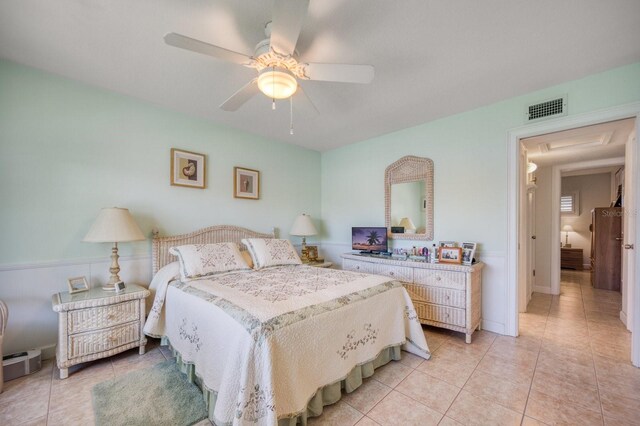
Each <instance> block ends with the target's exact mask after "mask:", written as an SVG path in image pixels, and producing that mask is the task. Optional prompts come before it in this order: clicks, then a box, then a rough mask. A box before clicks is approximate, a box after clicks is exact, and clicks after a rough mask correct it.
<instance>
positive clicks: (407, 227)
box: [399, 217, 416, 234]
mask: <svg viewBox="0 0 640 426" xmlns="http://www.w3.org/2000/svg"><path fill="white" fill-rule="evenodd" d="M399 226H402V227H404V232H405V234H415V233H416V226H415V225H414V224H413V221H412V220H411V219H409V218H408V217H403V218H402V220H401V221H400V225H399Z"/></svg>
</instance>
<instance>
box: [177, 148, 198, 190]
mask: <svg viewBox="0 0 640 426" xmlns="http://www.w3.org/2000/svg"><path fill="white" fill-rule="evenodd" d="M205 161H206V157H205V155H204V154H197V153H195V152H189V151H183V150H181V149H176V148H171V185H174V186H188V187H191V188H199V189H204V188H205V184H206V175H205V173H206V168H205V167H206V165H205Z"/></svg>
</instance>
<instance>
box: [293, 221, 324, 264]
mask: <svg viewBox="0 0 640 426" xmlns="http://www.w3.org/2000/svg"><path fill="white" fill-rule="evenodd" d="M289 234H291V235H295V236H296V237H302V250H301V253H302V256H300V258H301V260H302V261H303V262H305V263H306V262H309V252H308V250H307V237H310V236H312V235H317V234H318V231H317V230H316V227H315V226H314V225H313V221H312V220H311V216H309V215H306V214H304V213H303V214H301V215H300V216H298V217H297V218H296V220H295V221H294V222H293V226H292V227H291V231H289Z"/></svg>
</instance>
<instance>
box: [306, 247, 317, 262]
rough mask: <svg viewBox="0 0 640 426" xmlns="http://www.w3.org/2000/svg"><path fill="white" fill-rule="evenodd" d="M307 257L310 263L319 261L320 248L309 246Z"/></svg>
mask: <svg viewBox="0 0 640 426" xmlns="http://www.w3.org/2000/svg"><path fill="white" fill-rule="evenodd" d="M307 257H308V258H309V262H315V261H317V260H318V246H307Z"/></svg>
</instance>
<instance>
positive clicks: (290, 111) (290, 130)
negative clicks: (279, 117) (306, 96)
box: [289, 96, 293, 135]
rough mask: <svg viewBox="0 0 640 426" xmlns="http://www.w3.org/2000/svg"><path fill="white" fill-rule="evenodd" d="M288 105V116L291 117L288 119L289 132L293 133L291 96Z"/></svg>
mask: <svg viewBox="0 0 640 426" xmlns="http://www.w3.org/2000/svg"><path fill="white" fill-rule="evenodd" d="M289 106H290V110H289V116H290V117H291V120H290V121H289V134H290V135H293V96H291V97H290V98H289Z"/></svg>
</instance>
